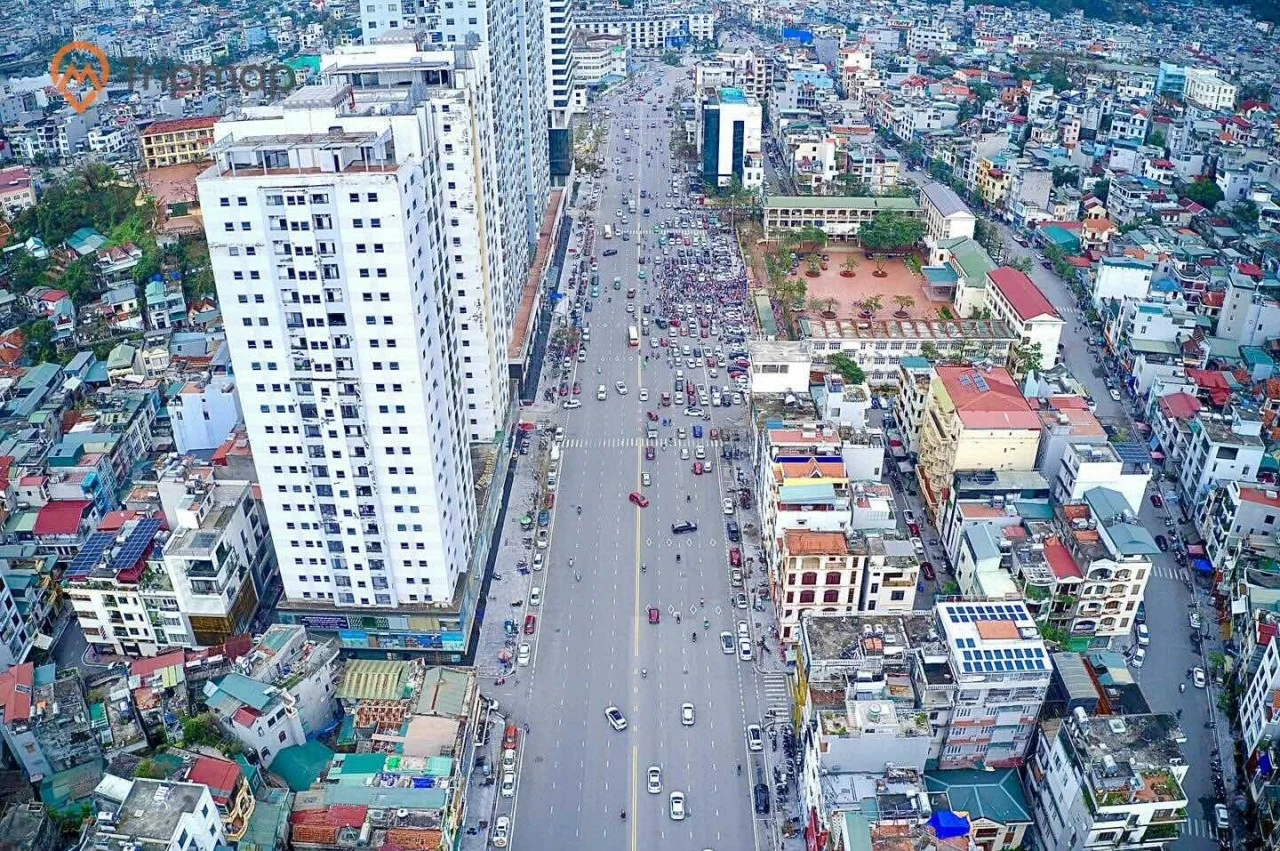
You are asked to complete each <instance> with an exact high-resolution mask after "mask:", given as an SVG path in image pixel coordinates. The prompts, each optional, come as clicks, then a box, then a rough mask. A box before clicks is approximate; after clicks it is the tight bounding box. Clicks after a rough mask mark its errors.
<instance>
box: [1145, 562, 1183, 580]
mask: <svg viewBox="0 0 1280 851" xmlns="http://www.w3.org/2000/svg"><path fill="white" fill-rule="evenodd" d="M1151 578H1153V579H1169V580H1173V581H1176V582H1185V581H1186V575H1185V573H1184V571H1183V569H1182V568H1180V567H1178V566H1177V565H1176V564H1157V565H1156V566H1155V567H1153V568H1152V569H1151Z"/></svg>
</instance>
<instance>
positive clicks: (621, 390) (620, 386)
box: [613, 381, 627, 396]
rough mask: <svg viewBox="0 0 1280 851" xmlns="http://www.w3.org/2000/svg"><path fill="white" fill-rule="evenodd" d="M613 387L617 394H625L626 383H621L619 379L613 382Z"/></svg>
mask: <svg viewBox="0 0 1280 851" xmlns="http://www.w3.org/2000/svg"><path fill="white" fill-rule="evenodd" d="M613 389H614V390H617V391H618V395H619V396H625V395H627V385H625V384H623V383H622V382H621V381H619V382H617V383H616V384H614V385H613Z"/></svg>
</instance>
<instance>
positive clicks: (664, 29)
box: [577, 9, 716, 51]
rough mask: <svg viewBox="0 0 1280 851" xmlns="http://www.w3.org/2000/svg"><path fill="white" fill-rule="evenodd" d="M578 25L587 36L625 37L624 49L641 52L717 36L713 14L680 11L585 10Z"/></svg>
mask: <svg viewBox="0 0 1280 851" xmlns="http://www.w3.org/2000/svg"><path fill="white" fill-rule="evenodd" d="M577 23H578V26H579V27H580V28H581V29H584V30H586V31H587V32H591V33H597V34H601V33H608V34H611V35H621V36H624V37H626V39H627V47H629V48H630V49H632V50H642V51H655V50H664V49H666V48H668V47H674V46H679V45H680V44H684V43H687V42H688V41H689V40H691V39H693V40H697V41H711V40H712V39H714V38H715V32H716V22H715V14H714V13H713V12H700V11H682V10H679V9H669V10H663V9H644V10H640V9H634V10H633V9H590V10H585V9H584V10H581V11H579V12H578V14H577Z"/></svg>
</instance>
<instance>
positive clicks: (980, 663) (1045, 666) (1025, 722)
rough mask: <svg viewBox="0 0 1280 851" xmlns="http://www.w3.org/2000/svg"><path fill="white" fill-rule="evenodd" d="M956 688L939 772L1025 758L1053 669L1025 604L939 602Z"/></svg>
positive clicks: (993, 765) (1014, 762)
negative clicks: (941, 769)
mask: <svg viewBox="0 0 1280 851" xmlns="http://www.w3.org/2000/svg"><path fill="white" fill-rule="evenodd" d="M935 611H936V612H937V617H938V626H939V629H940V631H941V633H942V636H943V640H945V641H946V642H947V647H948V650H949V656H950V660H949V661H950V664H951V670H952V673H953V675H954V676H955V682H956V700H955V707H954V709H953V711H952V715H951V723H950V726H949V729H948V730H947V733H946V737H945V740H944V742H943V747H942V757H941V759H940V761H939V768H943V769H947V768H977V767H988V768H1006V767H1011V766H1014V765H1018V764H1020V762H1021V760H1022V759H1023V758H1024V757H1025V756H1026V755H1027V751H1028V749H1029V748H1030V745H1031V742H1032V736H1033V735H1034V733H1035V731H1036V729H1037V727H1036V723H1037V720H1038V719H1039V716H1040V706H1041V704H1042V703H1043V702H1044V698H1045V694H1046V693H1047V692H1048V689H1049V679H1050V677H1051V675H1052V673H1053V663H1052V662H1051V661H1050V659H1049V652H1048V651H1047V650H1046V649H1045V646H1044V641H1043V640H1042V639H1041V638H1040V632H1039V630H1038V629H1037V628H1036V623H1035V621H1034V620H1032V618H1031V614H1030V613H1029V612H1028V611H1027V607H1026V604H1025V603H1023V602H1021V601H1002V602H983V601H964V602H940V603H938V604H937V606H936V608H935Z"/></svg>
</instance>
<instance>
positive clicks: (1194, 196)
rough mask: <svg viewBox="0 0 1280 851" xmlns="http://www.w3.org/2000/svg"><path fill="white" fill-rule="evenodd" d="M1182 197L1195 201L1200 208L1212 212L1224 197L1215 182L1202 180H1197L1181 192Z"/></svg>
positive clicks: (1206, 179)
mask: <svg viewBox="0 0 1280 851" xmlns="http://www.w3.org/2000/svg"><path fill="white" fill-rule="evenodd" d="M1182 196H1183V197H1184V198H1188V199H1190V200H1192V201H1195V202H1196V203H1197V204H1199V205H1200V206H1201V207H1204V208H1206V209H1209V210H1212V209H1213V208H1214V207H1216V206H1218V202H1219V201H1221V200H1222V199H1223V198H1225V197H1226V196H1225V195H1224V194H1223V192H1222V187H1220V186H1218V184H1217V182H1216V181H1213V180H1209V179H1208V178H1204V179H1202V180H1197V181H1196V182H1195V183H1192V184H1191V185H1190V186H1188V187H1186V188H1184V189H1183V190H1182Z"/></svg>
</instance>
